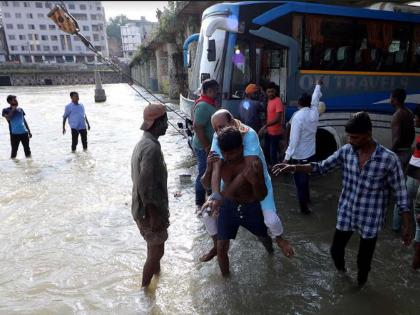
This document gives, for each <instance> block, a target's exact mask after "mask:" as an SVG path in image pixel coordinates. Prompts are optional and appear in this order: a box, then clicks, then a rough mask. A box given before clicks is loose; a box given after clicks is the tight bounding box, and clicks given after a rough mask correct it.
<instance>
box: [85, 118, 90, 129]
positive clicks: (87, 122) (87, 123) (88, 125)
mask: <svg viewBox="0 0 420 315" xmlns="http://www.w3.org/2000/svg"><path fill="white" fill-rule="evenodd" d="M85 121H86V125H87V127H88V130H90V124H89V121H88V119H87V116H86V115H85Z"/></svg>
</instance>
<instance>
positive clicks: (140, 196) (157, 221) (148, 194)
mask: <svg viewBox="0 0 420 315" xmlns="http://www.w3.org/2000/svg"><path fill="white" fill-rule="evenodd" d="M141 129H142V130H144V133H143V137H142V139H141V140H140V141H139V142H138V143H137V145H136V147H135V148H134V151H133V155H132V158H131V179H132V181H133V191H132V205H131V212H132V215H133V219H134V221H135V222H136V224H137V226H138V228H139V230H140V234H141V235H142V236H143V238H144V239H145V241H146V243H147V258H146V262H145V264H144V267H143V280H142V286H143V287H145V286H148V285H149V284H150V281H151V280H152V277H153V275H155V274H158V273H159V272H160V260H161V258H162V256H163V254H164V245H165V241H166V240H167V239H168V231H167V229H168V227H169V207H168V187H167V177H168V172H167V170H166V164H165V160H164V158H163V153H162V150H161V147H160V143H159V141H158V138H159V137H160V136H163V135H164V134H165V133H166V129H168V117H167V115H166V109H165V106H163V105H161V104H149V105H147V106H146V108H145V109H144V111H143V124H142V125H141Z"/></svg>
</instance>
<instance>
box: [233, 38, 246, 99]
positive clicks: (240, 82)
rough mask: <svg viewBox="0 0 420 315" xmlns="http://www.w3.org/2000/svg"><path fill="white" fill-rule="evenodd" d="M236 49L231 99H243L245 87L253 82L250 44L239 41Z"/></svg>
mask: <svg viewBox="0 0 420 315" xmlns="http://www.w3.org/2000/svg"><path fill="white" fill-rule="evenodd" d="M234 49H235V51H234V54H233V56H232V63H233V67H232V68H233V71H232V84H231V98H243V96H244V94H245V87H246V85H247V84H248V83H249V82H250V81H251V67H250V58H249V51H250V48H249V42H247V41H244V40H238V42H237V44H236V46H235V47H234Z"/></svg>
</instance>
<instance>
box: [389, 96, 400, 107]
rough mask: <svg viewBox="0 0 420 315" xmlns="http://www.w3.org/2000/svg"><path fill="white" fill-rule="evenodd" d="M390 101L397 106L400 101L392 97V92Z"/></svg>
mask: <svg viewBox="0 0 420 315" xmlns="http://www.w3.org/2000/svg"><path fill="white" fill-rule="evenodd" d="M389 103H390V104H391V105H392V106H394V107H396V106H397V104H398V101H397V100H396V99H395V98H394V97H392V94H391V96H390V97H389Z"/></svg>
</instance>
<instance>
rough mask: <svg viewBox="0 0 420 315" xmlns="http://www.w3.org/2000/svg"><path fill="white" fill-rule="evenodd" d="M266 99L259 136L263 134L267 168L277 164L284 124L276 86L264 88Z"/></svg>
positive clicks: (271, 84) (270, 84) (281, 105)
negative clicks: (262, 124) (265, 117)
mask: <svg viewBox="0 0 420 315" xmlns="http://www.w3.org/2000/svg"><path fill="white" fill-rule="evenodd" d="M265 92H266V94H267V98H268V103H267V122H266V124H265V125H264V126H263V127H262V128H261V129H260V131H259V134H260V135H262V134H264V133H265V139H264V151H265V152H264V154H265V158H266V160H267V164H268V167H269V168H271V167H272V166H273V165H275V164H277V163H278V160H279V159H278V148H279V143H280V140H281V138H282V135H283V124H284V106H283V103H282V101H281V99H280V97H278V96H277V85H276V84H275V83H274V82H270V83H268V85H267V88H266V91H265Z"/></svg>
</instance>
